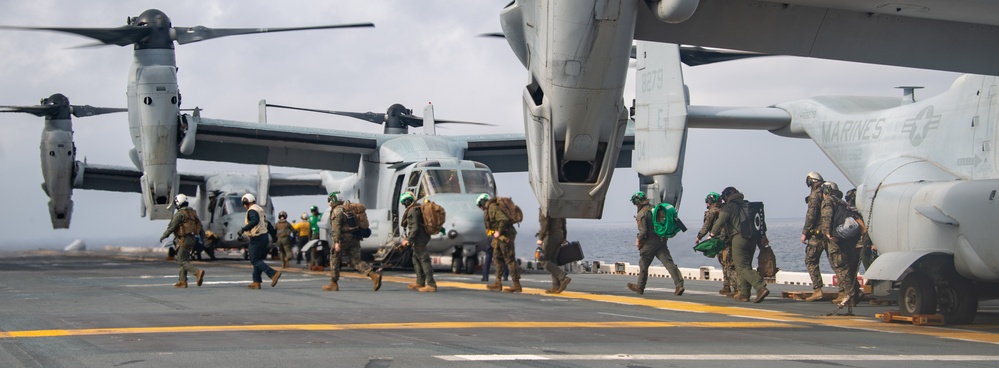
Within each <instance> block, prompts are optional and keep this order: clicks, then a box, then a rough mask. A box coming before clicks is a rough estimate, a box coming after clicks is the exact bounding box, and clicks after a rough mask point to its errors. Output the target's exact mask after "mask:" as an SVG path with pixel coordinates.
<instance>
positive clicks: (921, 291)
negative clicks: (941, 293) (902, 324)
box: [898, 271, 937, 316]
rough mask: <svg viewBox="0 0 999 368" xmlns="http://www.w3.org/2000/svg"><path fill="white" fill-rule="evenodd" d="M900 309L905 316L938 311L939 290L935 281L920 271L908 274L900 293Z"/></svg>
mask: <svg viewBox="0 0 999 368" xmlns="http://www.w3.org/2000/svg"><path fill="white" fill-rule="evenodd" d="M898 309H899V310H900V311H901V312H902V315H903V316H911V315H913V314H934V313H936V311H937V292H936V289H934V288H933V281H932V280H930V278H929V277H927V276H926V275H924V274H923V273H922V272H918V271H917V272H913V273H910V274H908V275H906V276H905V278H903V279H902V290H900V291H899V294H898Z"/></svg>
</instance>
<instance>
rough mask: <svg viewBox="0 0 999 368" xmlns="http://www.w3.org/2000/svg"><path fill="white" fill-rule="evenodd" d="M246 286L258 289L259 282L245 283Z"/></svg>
mask: <svg viewBox="0 0 999 368" xmlns="http://www.w3.org/2000/svg"><path fill="white" fill-rule="evenodd" d="M246 288H247V289H259V288H260V283H259V282H254V283H252V284H249V285H246Z"/></svg>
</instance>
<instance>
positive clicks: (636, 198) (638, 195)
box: [631, 191, 646, 204]
mask: <svg viewBox="0 0 999 368" xmlns="http://www.w3.org/2000/svg"><path fill="white" fill-rule="evenodd" d="M645 200H646V198H645V192H642V191H638V192H635V194H632V195H631V203H632V204H639V203H642V202H645Z"/></svg>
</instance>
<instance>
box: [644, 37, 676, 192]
mask: <svg viewBox="0 0 999 368" xmlns="http://www.w3.org/2000/svg"><path fill="white" fill-rule="evenodd" d="M636 54H637V55H636V59H637V61H636V69H637V71H636V82H635V88H636V91H635V117H634V119H635V152H634V153H633V155H632V162H631V165H632V168H634V169H635V171H637V172H638V173H640V174H642V175H646V176H655V175H665V174H673V173H676V172H677V171H678V170H680V165H682V162H683V143H684V141H685V139H686V137H685V136H686V130H687V93H686V87H685V86H684V85H683V73H682V71H681V70H680V47H679V46H677V45H674V44H666V43H657V42H641V41H639V42H638V51H637V53H636Z"/></svg>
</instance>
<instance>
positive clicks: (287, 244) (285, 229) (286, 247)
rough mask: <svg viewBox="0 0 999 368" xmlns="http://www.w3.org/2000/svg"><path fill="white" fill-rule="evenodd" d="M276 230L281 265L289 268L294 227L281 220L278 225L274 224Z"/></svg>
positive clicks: (285, 220)
mask: <svg viewBox="0 0 999 368" xmlns="http://www.w3.org/2000/svg"><path fill="white" fill-rule="evenodd" d="M274 229H275V230H277V238H278V241H277V243H278V250H279V251H280V252H281V265H282V266H284V267H288V260H289V259H291V255H292V250H291V246H292V244H291V231H292V230H293V229H292V225H291V223H290V222H288V220H287V219H280V220H278V222H277V223H276V224H274Z"/></svg>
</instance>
